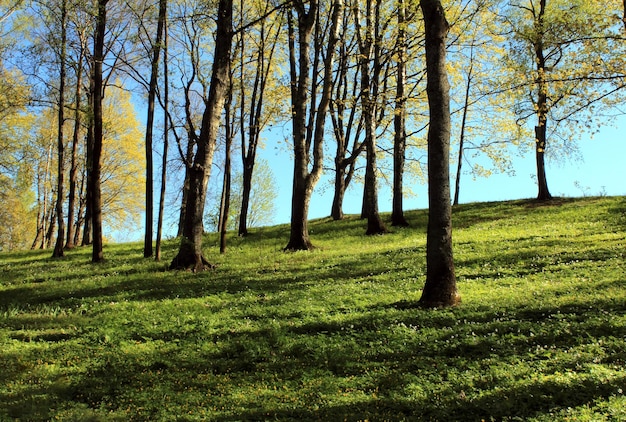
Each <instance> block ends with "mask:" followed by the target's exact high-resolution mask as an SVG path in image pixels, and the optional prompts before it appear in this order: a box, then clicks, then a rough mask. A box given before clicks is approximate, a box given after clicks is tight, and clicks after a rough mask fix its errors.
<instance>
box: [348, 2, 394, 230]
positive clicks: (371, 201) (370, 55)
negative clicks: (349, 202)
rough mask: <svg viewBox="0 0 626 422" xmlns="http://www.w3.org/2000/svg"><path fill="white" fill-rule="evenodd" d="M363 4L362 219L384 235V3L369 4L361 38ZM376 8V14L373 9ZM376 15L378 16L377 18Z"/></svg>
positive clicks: (356, 12)
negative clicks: (379, 136)
mask: <svg viewBox="0 0 626 422" xmlns="http://www.w3.org/2000/svg"><path fill="white" fill-rule="evenodd" d="M359 7H360V5H356V6H355V23H356V29H357V31H358V33H359V49H360V53H361V55H360V59H359V65H360V68H361V103H362V105H363V107H362V110H363V111H362V112H363V116H364V121H365V154H366V167H365V189H364V197H363V209H362V212H361V215H362V217H365V218H367V231H366V234H368V235H373V234H383V233H386V232H387V228H386V227H385V225H384V224H383V221H382V219H381V218H380V213H379V211H378V182H377V175H376V171H377V164H376V129H377V127H378V120H377V115H378V111H377V110H378V107H377V100H378V98H377V97H378V82H379V81H378V76H377V75H379V73H380V72H379V70H378V68H379V67H380V59H379V54H378V46H377V45H375V43H376V41H377V40H376V39H375V37H374V25H378V17H379V13H378V10H379V7H380V1H379V0H377V1H376V3H375V4H372V2H367V3H366V22H367V23H366V28H365V34H363V35H364V36H363V35H361V25H360V11H359V9H358V8H359ZM373 8H375V11H374V10H372V9H373ZM374 15H375V16H374ZM372 63H373V67H374V70H373V71H372V72H371V73H372V74H373V76H372V75H371V74H370V64H372Z"/></svg>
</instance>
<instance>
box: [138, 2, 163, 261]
mask: <svg viewBox="0 0 626 422" xmlns="http://www.w3.org/2000/svg"><path fill="white" fill-rule="evenodd" d="M166 13H167V0H159V17H158V23H157V29H156V34H155V38H154V43H153V44H152V58H151V61H150V81H149V83H148V111H147V113H148V117H147V123H146V223H145V224H146V227H145V236H144V246H143V256H144V258H148V257H151V256H152V254H153V249H152V232H153V220H154V217H153V215H154V182H153V158H152V154H153V153H152V144H153V141H152V138H153V130H154V108H155V98H156V95H157V83H158V77H159V60H160V58H161V45H162V42H163V32H164V28H165V17H166Z"/></svg>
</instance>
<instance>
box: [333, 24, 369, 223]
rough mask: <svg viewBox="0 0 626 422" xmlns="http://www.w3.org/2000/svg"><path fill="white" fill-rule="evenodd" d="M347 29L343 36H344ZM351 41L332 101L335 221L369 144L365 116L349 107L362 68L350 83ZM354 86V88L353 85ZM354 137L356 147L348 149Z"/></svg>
mask: <svg viewBox="0 0 626 422" xmlns="http://www.w3.org/2000/svg"><path fill="white" fill-rule="evenodd" d="M348 25H349V22H348V16H345V17H344V22H343V27H344V29H345V28H346V27H347V26H348ZM344 35H345V31H344V32H343V35H342V36H341V38H342V39H343V38H344ZM346 43H347V41H346V40H343V41H342V43H341V45H340V48H339V54H338V66H337V72H336V73H337V76H336V81H335V101H333V102H331V104H330V112H331V113H330V115H331V118H332V123H333V133H334V137H335V140H336V142H337V146H336V152H335V160H334V161H335V169H334V170H335V184H334V187H335V189H334V195H333V202H332V206H331V212H330V215H331V217H332V218H333V220H335V221H337V220H342V219H343V218H344V213H343V202H344V198H345V193H346V190H347V189H348V186H349V185H350V182H351V181H352V177H353V175H354V171H355V161H356V160H357V158H358V157H359V155H360V154H361V153H362V152H363V150H364V149H365V144H364V143H363V142H362V141H360V135H361V132H362V129H363V119H362V115H361V116H360V118H359V120H358V123H356V122H355V120H356V118H357V107H355V106H351V107H350V108H349V113H347V118H346V112H347V111H348V108H347V107H346V104H348V103H350V98H355V97H356V96H357V95H358V94H357V90H358V86H359V84H358V77H359V72H358V69H357V71H355V72H354V73H353V75H354V81H353V83H352V84H351V85H350V84H349V83H348V71H349V70H350V68H351V67H352V66H351V64H350V62H349V60H350V57H351V54H348V51H347V46H346ZM350 86H351V88H350ZM350 140H352V150H351V151H349V150H348V146H349V145H350V143H351V142H350Z"/></svg>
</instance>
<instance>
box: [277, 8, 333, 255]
mask: <svg viewBox="0 0 626 422" xmlns="http://www.w3.org/2000/svg"><path fill="white" fill-rule="evenodd" d="M318 6H319V5H318V2H317V0H312V1H311V2H310V4H309V8H308V10H305V9H306V8H305V6H304V4H303V3H302V2H301V1H296V2H295V9H296V11H297V14H298V35H297V38H298V53H299V54H298V56H299V57H298V59H296V48H295V38H296V37H295V34H294V29H293V25H292V22H291V20H290V21H289V52H290V55H289V62H290V76H291V82H292V88H291V100H292V113H293V116H292V125H293V138H294V139H293V141H294V174H293V191H292V200H291V232H290V236H289V242H288V243H287V246H286V247H285V250H309V249H311V248H312V244H311V241H310V239H309V231H308V222H307V220H308V213H309V204H310V201H311V195H312V193H313V188H314V187H315V185H316V183H317V181H318V180H319V178H320V176H321V173H322V166H323V154H324V151H323V140H324V131H325V119H326V114H327V111H328V108H329V105H330V97H331V91H332V71H333V60H334V55H335V46H336V44H337V42H338V41H339V21H340V20H341V16H342V14H343V2H342V0H334V2H333V11H332V13H333V15H332V27H331V30H330V34H329V38H328V44H327V46H326V48H327V49H326V54H325V58H324V75H323V80H322V95H321V98H320V101H319V104H318V105H317V109H315V107H312V109H311V110H309V113H311V114H310V115H309V114H307V103H308V101H309V95H308V90H309V86H310V84H311V75H310V71H311V66H310V64H311V63H310V60H311V59H310V53H311V38H312V34H313V29H314V27H315V25H316V21H317V14H318ZM316 45H318V43H316ZM314 54H315V55H316V56H317V57H319V55H320V54H321V55H323V52H322V51H315V52H314ZM307 122H308V124H309V125H311V126H308V124H307ZM309 149H312V157H311V156H310V153H309ZM310 158H312V161H310ZM310 163H311V164H312V168H311V170H310V171H309V164H310Z"/></svg>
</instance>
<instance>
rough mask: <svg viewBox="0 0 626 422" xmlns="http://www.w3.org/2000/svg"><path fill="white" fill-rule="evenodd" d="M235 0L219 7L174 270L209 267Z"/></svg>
mask: <svg viewBox="0 0 626 422" xmlns="http://www.w3.org/2000/svg"><path fill="white" fill-rule="evenodd" d="M232 14H233V3H232V0H220V1H219V5H218V17H217V28H216V37H215V53H214V55H213V57H214V60H213V70H212V74H211V86H210V88H209V96H208V98H207V100H206V108H205V110H204V114H203V116H202V126H201V129H200V136H199V138H198V146H197V151H196V155H195V157H194V162H193V163H192V165H191V166H190V167H188V172H189V192H188V198H187V207H186V213H185V221H184V224H183V234H182V239H181V244H180V249H179V251H178V254H177V255H176V257H175V258H174V259H173V260H172V263H171V264H170V268H171V269H184V268H191V269H193V270H194V271H200V270H204V269H206V268H207V266H209V264H208V262H207V260H206V259H205V258H204V257H203V255H202V235H203V232H204V230H203V224H202V219H203V217H204V203H205V201H206V188H207V184H208V181H209V177H210V175H211V166H212V164H213V153H214V152H215V145H216V142H217V134H218V130H219V126H220V120H221V115H222V111H223V109H224V102H225V101H226V95H227V94H228V90H229V89H230V88H229V82H230V77H229V75H230V49H231V44H232V37H233V33H232Z"/></svg>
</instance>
